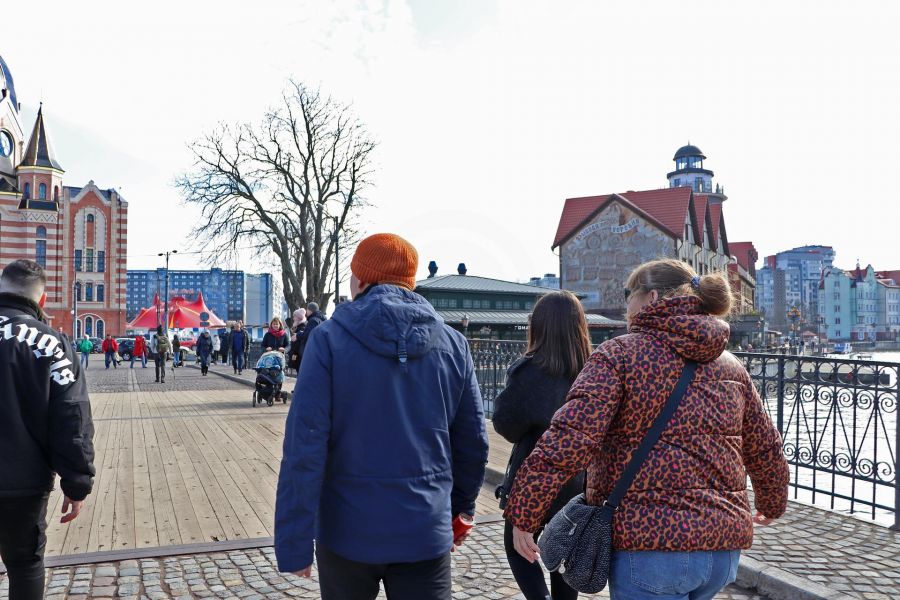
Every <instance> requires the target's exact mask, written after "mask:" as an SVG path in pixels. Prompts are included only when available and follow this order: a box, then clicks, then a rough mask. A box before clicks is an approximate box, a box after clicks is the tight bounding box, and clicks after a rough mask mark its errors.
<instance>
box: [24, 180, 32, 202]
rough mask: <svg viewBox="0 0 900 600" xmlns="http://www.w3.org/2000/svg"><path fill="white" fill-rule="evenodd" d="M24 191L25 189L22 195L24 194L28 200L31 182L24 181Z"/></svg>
mask: <svg viewBox="0 0 900 600" xmlns="http://www.w3.org/2000/svg"><path fill="white" fill-rule="evenodd" d="M24 191H25V194H24V195H25V199H26V200H28V199H29V198H31V184H30V183H26V184H25V190H24Z"/></svg>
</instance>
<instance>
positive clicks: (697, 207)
mask: <svg viewBox="0 0 900 600" xmlns="http://www.w3.org/2000/svg"><path fill="white" fill-rule="evenodd" d="M708 204H709V196H707V195H706V194H695V195H694V220H695V221H696V222H697V229H699V230H700V234H701V235H702V234H703V227H704V226H705V225H706V217H708V216H709V211H708V210H707V205H708ZM709 236H710V237H712V229H710V230H709ZM697 239H698V240H700V241H701V242H702V241H703V240H702V238H697ZM711 245H712V247H713V248H715V247H716V239H715V238H713V239H712V240H711Z"/></svg>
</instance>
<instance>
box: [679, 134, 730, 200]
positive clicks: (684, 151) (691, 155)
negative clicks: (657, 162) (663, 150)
mask: <svg viewBox="0 0 900 600" xmlns="http://www.w3.org/2000/svg"><path fill="white" fill-rule="evenodd" d="M672 160H674V161H675V170H674V171H672V172H671V173H669V174H668V175H667V176H666V177H668V179H669V187H670V188H675V187H689V188H691V189H692V190H694V193H695V194H707V195H709V200H710V202H717V203H721V202H723V201H725V200H727V199H728V197H727V196H726V195H725V189H724V188H722V187H721V186H720V185H718V184H716V185H715V187H713V177H714V176H715V173H713V172H712V171H710V170H709V169H707V168H704V166H703V161H704V160H706V155H705V154H703V151H702V150H700V148H698V147H697V146H693V145H691V144H688V145H687V146H682V147H681V148H679V149H678V150H677V151H676V152H675V156H674V158H673V159H672Z"/></svg>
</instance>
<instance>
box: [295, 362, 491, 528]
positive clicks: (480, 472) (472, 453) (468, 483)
mask: <svg viewBox="0 0 900 600" xmlns="http://www.w3.org/2000/svg"><path fill="white" fill-rule="evenodd" d="M465 348H466V350H465V360H466V368H465V380H464V383H463V392H462V396H461V398H460V401H459V407H458V408H457V410H456V416H455V418H454V419H453V423H451V424H450V448H451V451H452V456H453V491H452V492H451V493H450V509H451V511H452V513H453V514H454V515H458V514H460V513H465V514H467V515H474V514H475V500H476V499H477V498H478V492H479V491H480V490H481V486H482V484H483V483H484V471H485V465H486V464H487V460H488V439H487V430H486V429H485V425H484V406H483V405H482V400H481V390H480V388H479V387H478V380H477V379H476V378H475V365H474V364H473V362H472V355H471V354H470V353H469V351H468V346H466V347H465ZM308 352H309V350H307V354H306V355H305V356H304V357H303V361H304V365H305V364H306V360H307V356H309V354H308ZM304 368H305V366H304ZM301 371H302V369H301Z"/></svg>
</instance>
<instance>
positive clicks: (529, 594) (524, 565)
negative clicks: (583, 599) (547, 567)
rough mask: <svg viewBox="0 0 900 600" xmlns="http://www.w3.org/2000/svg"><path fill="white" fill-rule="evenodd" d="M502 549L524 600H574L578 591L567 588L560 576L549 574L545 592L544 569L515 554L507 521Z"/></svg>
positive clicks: (535, 538)
mask: <svg viewBox="0 0 900 600" xmlns="http://www.w3.org/2000/svg"><path fill="white" fill-rule="evenodd" d="M539 533H540V532H537V533H535V535H534V541H535V542H536V541H537V539H538V535H539ZM503 547H504V548H505V549H506V560H507V561H508V562H509V570H510V571H512V574H513V577H515V579H516V583H517V584H518V585H519V589H520V590H522V594H523V595H524V596H525V598H526V600H546V599H547V598H552V599H553V600H575V599H576V598H578V591H577V590H574V589H572V588H571V587H569V584H568V583H566V582H565V580H564V579H563V578H562V575H560V574H559V573H550V590H551V591H548V590H547V582H546V581H545V580H544V569H543V568H542V567H541V563H540V562H539V561H534V562H533V563H530V562H528V561H527V560H525V559H524V558H522V555H521V554H519V553H518V552H516V548H515V546H513V538H512V524H510V522H509V521H507V522H506V525H504V527H503Z"/></svg>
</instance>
